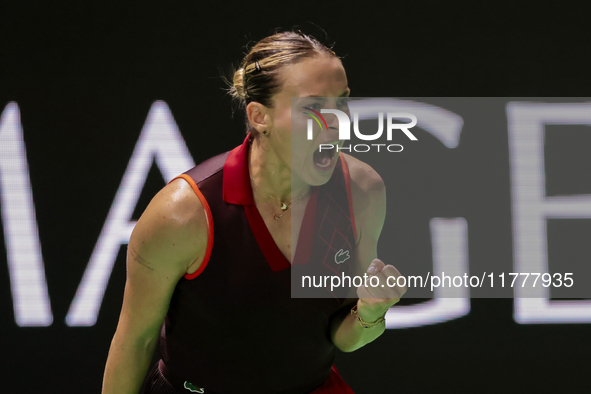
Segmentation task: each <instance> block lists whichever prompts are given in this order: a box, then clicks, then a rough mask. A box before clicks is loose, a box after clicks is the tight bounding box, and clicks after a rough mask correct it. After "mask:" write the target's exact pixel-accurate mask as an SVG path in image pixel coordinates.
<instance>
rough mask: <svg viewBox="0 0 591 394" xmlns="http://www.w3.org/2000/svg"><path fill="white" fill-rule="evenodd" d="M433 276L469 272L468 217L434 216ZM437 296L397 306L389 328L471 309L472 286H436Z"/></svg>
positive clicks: (390, 313)
mask: <svg viewBox="0 0 591 394" xmlns="http://www.w3.org/2000/svg"><path fill="white" fill-rule="evenodd" d="M429 225H430V227H431V240H432V244H433V275H437V276H439V277H441V275H442V273H443V272H445V275H449V276H451V277H453V276H456V275H457V276H462V275H464V274H467V273H468V224H467V223H466V219H464V218H453V219H444V218H433V219H431V221H430V222H429ZM434 293H435V294H434V298H433V299H432V300H429V301H427V302H423V303H421V304H416V305H408V306H396V307H394V308H392V309H390V310H389V311H388V314H387V315H386V328H404V327H418V326H424V325H427V324H436V323H442V322H444V321H448V320H453V319H457V318H458V317H462V316H465V315H467V314H468V312H470V298H469V297H470V289H468V288H467V287H464V286H461V287H451V286H448V287H436V288H435V290H434Z"/></svg>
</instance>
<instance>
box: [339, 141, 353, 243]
mask: <svg viewBox="0 0 591 394" xmlns="http://www.w3.org/2000/svg"><path fill="white" fill-rule="evenodd" d="M339 156H340V157H341V165H342V167H343V174H344V176H345V185H346V186H347V199H348V200H349V213H350V214H351V225H352V226H353V236H354V237H355V243H357V226H356V225H355V213H354V212H353V197H352V194H351V175H350V174H349V165H348V164H347V159H345V156H343V153H342V152H339Z"/></svg>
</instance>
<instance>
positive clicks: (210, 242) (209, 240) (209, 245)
mask: <svg viewBox="0 0 591 394" xmlns="http://www.w3.org/2000/svg"><path fill="white" fill-rule="evenodd" d="M179 178H183V179H184V180H185V181H187V182H188V183H189V185H191V188H192V189H193V191H194V192H195V194H196V195H197V197H199V200H200V201H201V204H202V205H203V209H205V216H206V218H207V249H206V251H205V256H204V257H203V262H202V263H201V265H200V266H199V268H198V269H197V271H195V272H193V273H192V274H185V275H184V277H185V279H189V280H191V279H195V278H196V277H197V276H199V274H201V272H203V270H204V269H205V267H206V266H207V263H208V261H209V257H210V256H211V251H212V249H213V217H212V215H211V208H210V207H209V204H208V203H207V200H206V199H205V196H204V195H203V193H201V190H199V187H197V184H196V183H195V181H194V180H193V178H191V177H190V176H189V175H187V174H181V175H179V176H177V177H175V178H173V179H172V180H171V181H170V182H172V181H174V180H175V179H179ZM170 182H168V183H170Z"/></svg>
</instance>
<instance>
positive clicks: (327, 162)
mask: <svg viewBox="0 0 591 394" xmlns="http://www.w3.org/2000/svg"><path fill="white" fill-rule="evenodd" d="M336 155H337V152H336V148H332V149H331V148H325V147H322V151H320V147H318V149H316V150H315V151H314V155H313V156H314V164H315V165H316V166H317V167H318V168H320V169H323V168H330V166H331V165H332V164H333V163H334V161H335V157H336Z"/></svg>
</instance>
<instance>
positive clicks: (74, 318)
mask: <svg viewBox="0 0 591 394" xmlns="http://www.w3.org/2000/svg"><path fill="white" fill-rule="evenodd" d="M154 158H156V164H157V166H158V168H159V169H160V171H161V173H162V175H163V176H164V178H165V180H166V181H167V182H168V181H169V180H170V179H172V178H174V177H175V176H177V175H179V174H181V173H183V172H184V171H187V170H188V169H190V168H191V167H193V166H194V165H195V163H194V162H193V159H192V158H191V154H190V153H189V151H188V149H187V146H186V145H185V142H184V140H183V137H182V136H181V134H180V132H179V130H178V127H177V125H176V123H175V121H174V119H173V117H172V114H171V113H170V110H169V109H168V106H167V105H166V103H164V102H162V101H157V102H155V103H154V105H152V108H151V109H150V113H149V114H148V118H147V120H146V123H145V125H144V128H143V129H142V133H141V135H140V138H139V140H138V142H137V144H136V147H135V149H134V151H133V155H132V157H131V160H130V161H129V165H128V166H127V169H126V171H125V175H124V176H123V180H122V181H121V186H119V190H118V191H117V195H116V196H115V201H114V202H113V205H112V206H111V210H110V211H109V215H108V217H107V220H106V222H105V225H104V227H103V230H102V231H101V234H100V236H99V239H98V242H97V244H96V246H95V248H94V251H93V252H92V256H91V258H90V262H89V263H88V267H87V268H86V271H85V272H84V277H83V278H82V282H81V283H80V286H79V287H78V290H77V292H76V296H75V297H74V300H73V301H72V305H71V306H70V310H69V312H68V315H67V316H66V323H67V324H68V325H69V326H92V325H94V324H95V323H96V319H97V316H98V312H99V309H100V306H101V303H102V300H103V296H104V293H105V289H106V286H107V282H108V281H109V277H110V276H111V270H112V269H113V264H114V263H115V259H116V258H117V252H118V251H119V248H120V246H121V245H125V244H127V243H128V242H129V237H130V235H131V232H132V230H133V228H134V226H135V224H136V223H135V222H132V221H130V220H131V216H132V215H133V211H134V209H135V206H136V204H137V201H138V199H139V196H140V193H141V191H142V188H143V186H144V183H145V182H146V177H147V176H148V171H149V170H150V167H151V165H152V162H153V160H154Z"/></svg>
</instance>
